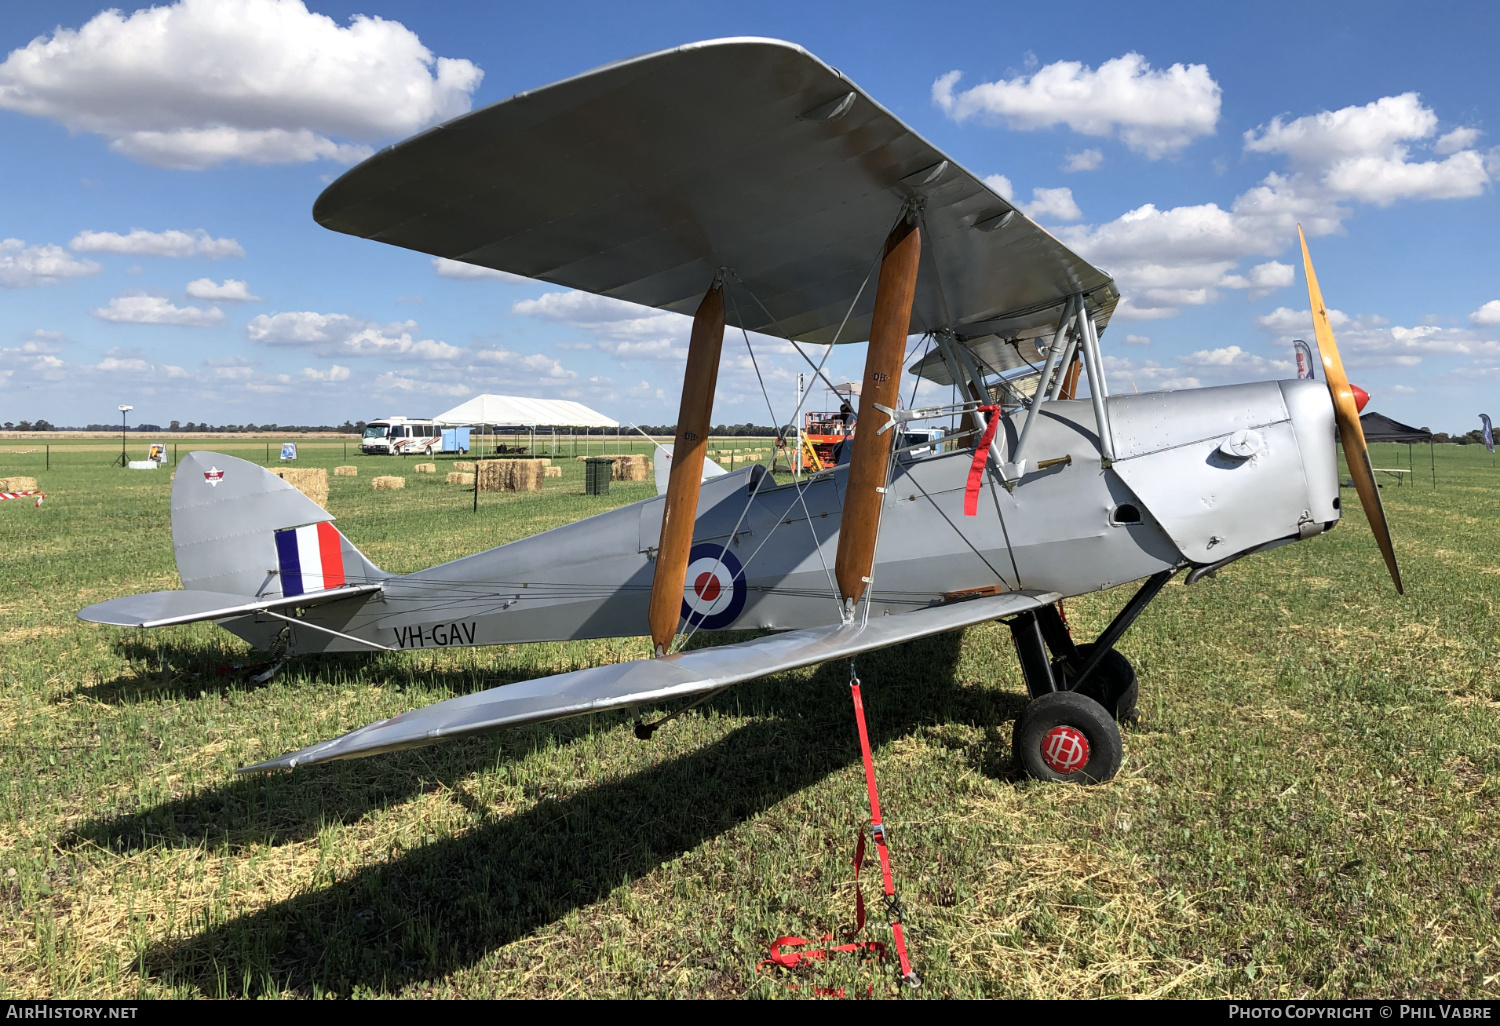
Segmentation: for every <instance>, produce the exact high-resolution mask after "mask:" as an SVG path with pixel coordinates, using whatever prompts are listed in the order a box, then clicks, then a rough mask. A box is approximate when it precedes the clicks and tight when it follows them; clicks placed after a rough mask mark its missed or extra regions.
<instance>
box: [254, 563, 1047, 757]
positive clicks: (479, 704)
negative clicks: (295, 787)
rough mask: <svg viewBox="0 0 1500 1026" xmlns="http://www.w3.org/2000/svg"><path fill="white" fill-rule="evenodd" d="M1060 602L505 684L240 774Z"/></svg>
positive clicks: (771, 669)
mask: <svg viewBox="0 0 1500 1026" xmlns="http://www.w3.org/2000/svg"><path fill="white" fill-rule="evenodd" d="M1059 597H1060V596H1059V595H1056V594H1045V593H1038V592H1024V591H1018V592H1011V593H1009V594H1005V595H990V596H985V597H982V598H975V599H969V600H967V601H963V602H954V603H951V604H949V605H944V606H934V607H931V608H928V609H919V610H916V611H914V612H910V613H900V614H898V615H896V616H882V617H878V618H876V619H874V620H871V621H870V622H869V623H866V624H860V623H852V624H842V625H834V626H829V627H812V628H808V629H807V630H800V631H788V632H786V633H784V634H772V635H769V636H767V637H762V638H756V639H754V640H753V641H746V642H742V643H740V644H737V645H721V646H719V647H717V648H702V649H697V650H695V651H692V652H683V653H680V654H678V655H672V656H666V657H664V658H661V659H642V660H637V661H635V662H629V663H617V664H615V665H612V666H595V667H592V668H590V669H587V670H575V671H573V672H572V673H560V674H557V675H556V676H552V677H542V678H539V679H537V680H529V681H523V682H521V683H519V684H507V685H504V686H503V687H498V688H491V689H490V690H488V691H481V692H478V693H477V694H473V695H465V696H463V697H461V698H450V699H449V700H448V701H446V702H438V703H436V704H434V705H429V706H427V707H425V708H422V709H415V710H413V711H411V712H405V713H401V714H400V715H397V716H393V717H391V718H390V719H388V720H381V721H380V722H378V723H372V724H370V725H369V726H368V727H364V728H362V729H360V730H356V731H354V732H353V733H350V734H345V735H344V736H343V737H341V738H337V739H335V740H333V741H325V742H323V743H322V744H317V745H312V746H311V747H308V748H304V749H302V750H301V751H297V752H292V753H290V754H289V755H283V756H282V757H281V758H279V759H271V760H269V761H267V762H261V763H256V764H255V765H253V766H246V767H243V768H242V769H241V770H240V772H242V773H248V772H253V771H257V770H273V769H292V768H294V767H297V766H308V765H312V764H313V763H319V762H331V761H333V760H336V759H356V758H361V757H363V756H367V755H377V754H379V753H381V752H393V751H398V750H400V749H403V748H416V747H418V746H421V745H429V744H432V743H434V742H436V741H444V740H449V739H451V738H458V737H466V736H468V735H470V734H479V733H483V732H484V731H487V730H495V729H498V728H500V727H511V726H517V725H520V724H523V723H536V722H538V721H542V720H555V719H561V718H563V717H566V716H578V715H582V714H584V713H592V712H602V711H604V710H606V709H618V708H622V707H627V706H632V705H648V704H652V703H656V702H662V701H667V700H670V699H675V698H684V697H686V696H689V695H696V694H701V693H703V692H705V691H714V690H717V689H719V688H722V687H726V686H728V685H730V684H738V683H740V682H741V681H747V680H754V679H755V678H757V677H764V676H767V675H768V674H772V673H780V672H782V671H784V670H795V669H797V668H798V667H802V666H812V665H814V664H817V663H824V662H827V661H829V660H830V659H840V658H847V657H849V656H853V655H858V654H859V653H861V652H869V651H873V650H875V649H879V648H885V647H887V646H889V645H894V644H897V643H899V642H902V641H911V640H913V639H916V638H925V637H927V636H929V635H932V634H941V633H943V632H944V631H949V630H954V629H956V628H959V627H968V626H970V625H972V624H976V623H983V622H984V621H986V620H994V619H996V618H998V617H1002V616H1011V615H1013V614H1015V613H1021V612H1025V611H1026V610H1028V609H1036V608H1037V607H1039V606H1044V605H1047V604H1048V603H1050V602H1055V601H1057V599H1058V598H1059Z"/></svg>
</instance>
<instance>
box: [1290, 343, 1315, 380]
mask: <svg viewBox="0 0 1500 1026" xmlns="http://www.w3.org/2000/svg"><path fill="white" fill-rule="evenodd" d="M1292 348H1293V349H1295V350H1296V351H1297V377H1299V378H1302V379H1303V380H1305V381H1311V380H1312V379H1313V377H1314V375H1313V356H1312V349H1311V348H1309V347H1308V344H1307V343H1306V342H1304V341H1302V340H1301V339H1300V338H1299V339H1293V340H1292Z"/></svg>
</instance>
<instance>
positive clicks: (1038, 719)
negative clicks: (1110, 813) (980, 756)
mask: <svg viewBox="0 0 1500 1026" xmlns="http://www.w3.org/2000/svg"><path fill="white" fill-rule="evenodd" d="M1011 747H1012V750H1013V751H1014V752H1015V756H1016V761H1017V762H1018V763H1019V764H1020V766H1021V769H1023V770H1025V771H1026V774H1027V775H1028V776H1032V777H1036V778H1037V779H1038V780H1048V781H1051V782H1053V783H1058V784H1102V783H1104V782H1105V781H1106V780H1110V779H1112V778H1113V777H1114V775H1115V774H1116V773H1118V772H1119V771H1120V759H1121V758H1122V756H1123V754H1124V752H1123V748H1122V746H1121V743H1120V728H1119V727H1118V726H1116V725H1115V721H1114V720H1112V719H1110V716H1109V713H1108V712H1106V711H1105V709H1104V707H1103V706H1102V705H1100V704H1099V703H1098V702H1096V701H1094V700H1093V699H1092V698H1087V697H1085V696H1084V695H1080V694H1078V693H1077V692H1074V691H1055V692H1053V693H1052V694H1050V695H1043V696H1042V697H1041V698H1038V699H1036V700H1035V701H1033V702H1031V703H1030V704H1028V705H1027V706H1026V708H1025V709H1024V710H1022V712H1021V715H1020V716H1019V717H1017V718H1016V729H1015V734H1014V735H1013V736H1012V740H1011Z"/></svg>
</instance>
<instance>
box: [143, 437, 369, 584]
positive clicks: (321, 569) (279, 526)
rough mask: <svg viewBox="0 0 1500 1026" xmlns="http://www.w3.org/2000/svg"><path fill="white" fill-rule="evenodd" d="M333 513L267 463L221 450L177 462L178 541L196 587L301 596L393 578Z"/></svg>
mask: <svg viewBox="0 0 1500 1026" xmlns="http://www.w3.org/2000/svg"><path fill="white" fill-rule="evenodd" d="M332 520H333V516H332V515H331V514H330V513H328V511H327V510H325V509H323V507H321V506H319V505H318V504H317V503H315V502H313V501H312V500H311V499H309V498H308V497H307V496H305V495H303V494H302V493H301V492H299V491H298V490H297V489H296V488H294V487H292V486H291V485H289V484H287V483H286V482H285V481H283V480H282V479H281V478H279V477H277V476H276V475H275V474H273V473H271V472H270V471H268V470H266V469H265V468H264V467H260V466H257V465H256V464H254V463H249V462H246V461H245V460H241V459H236V458H235V457H233V456H225V455H223V454H222V453H215V452H193V453H189V454H188V455H187V457H186V458H184V459H183V460H182V461H181V462H179V463H178V464H177V480H176V481H175V482H173V485H172V545H173V548H174V549H175V551H176V555H177V573H178V575H179V576H180V577H181V578H182V586H183V587H184V588H186V589H188V590H189V591H211V592H220V593H223V594H228V595H245V596H257V597H269V596H276V595H287V596H291V595H299V594H304V593H307V592H313V591H319V590H322V589H324V588H335V587H339V586H340V585H343V584H370V583H374V582H376V581H381V580H384V579H386V578H387V577H389V576H390V575H389V574H387V573H386V572H385V571H383V570H381V569H380V568H379V567H377V566H375V564H373V563H371V562H370V561H369V560H368V559H366V558H365V557H364V555H363V554H362V553H361V552H360V551H359V550H358V549H356V548H355V547H354V546H353V545H351V544H350V543H349V539H347V538H345V537H344V536H343V535H342V534H341V533H339V532H338V531H337V530H336V529H335V528H334V527H333V526H332V524H331V523H330V521H332Z"/></svg>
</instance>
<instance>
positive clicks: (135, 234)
mask: <svg viewBox="0 0 1500 1026" xmlns="http://www.w3.org/2000/svg"><path fill="white" fill-rule="evenodd" d="M68 248H69V249H71V250H73V251H74V252H75V253H125V254H128V255H130V256H156V257H207V258H208V259H210V260H218V259H219V258H221V257H242V256H244V255H245V248H244V247H243V246H241V245H240V244H239V243H238V242H236V241H235V240H234V239H216V238H214V237H213V236H212V235H209V234H208V232H206V231H204V230H203V229H202V228H195V229H194V230H193V231H191V232H183V231H178V230H177V229H175V228H174V229H171V230H169V231H165V232H148V231H146V230H145V229H143V228H133V229H131V231H130V234H129V235H120V234H119V233H117V232H91V231H84V232H79V233H78V234H77V235H75V236H73V240H72V241H71V242H69V243H68Z"/></svg>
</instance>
